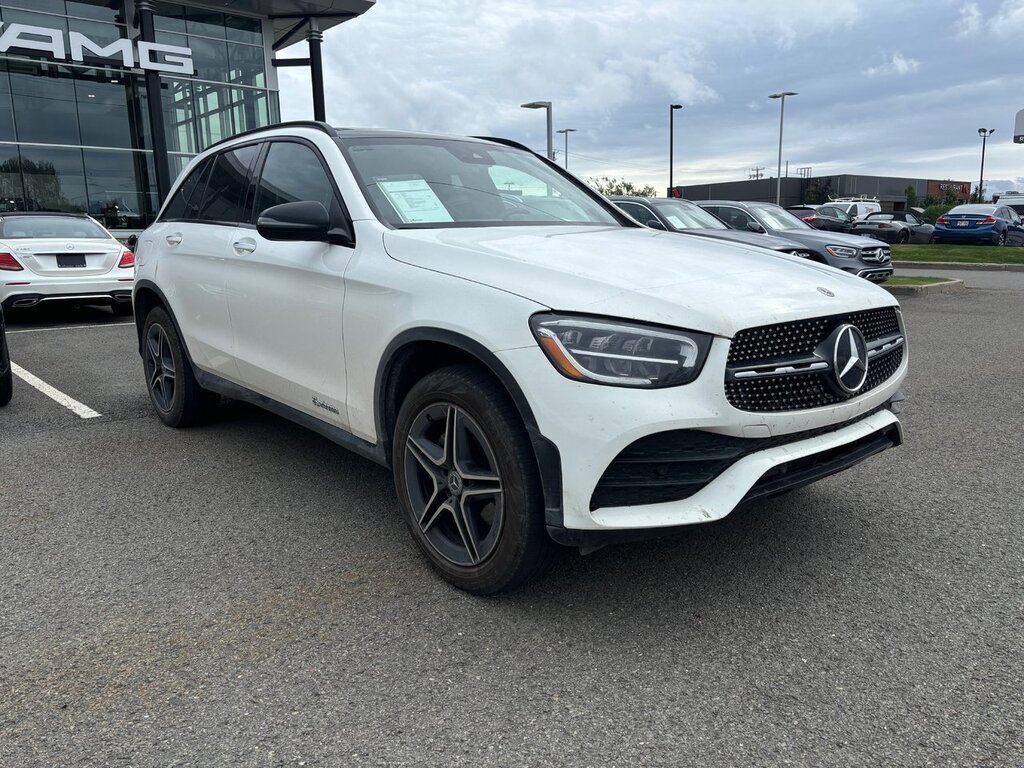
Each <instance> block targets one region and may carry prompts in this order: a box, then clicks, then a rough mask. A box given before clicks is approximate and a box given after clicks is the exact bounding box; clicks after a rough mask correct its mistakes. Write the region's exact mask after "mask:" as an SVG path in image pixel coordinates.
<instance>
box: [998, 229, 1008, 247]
mask: <svg viewBox="0 0 1024 768" xmlns="http://www.w3.org/2000/svg"><path fill="white" fill-rule="evenodd" d="M996 245H997V246H999V247H1000V248H1002V247H1004V246H1005V245H1006V230H1005V229H1004V230H1003V231H1002V232H1000V233H999V239H998V240H997V241H996Z"/></svg>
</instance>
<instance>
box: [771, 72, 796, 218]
mask: <svg viewBox="0 0 1024 768" xmlns="http://www.w3.org/2000/svg"><path fill="white" fill-rule="evenodd" d="M796 95H797V94H796V92H795V91H782V92H781V93H772V94H770V95H769V96H768V98H769V99H781V100H782V107H781V109H779V169H778V171H777V172H776V174H775V204H776V205H781V204H782V203H781V200H782V123H783V120H785V118H786V97H787V96H796Z"/></svg>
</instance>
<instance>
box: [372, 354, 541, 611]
mask: <svg viewBox="0 0 1024 768" xmlns="http://www.w3.org/2000/svg"><path fill="white" fill-rule="evenodd" d="M391 458H392V467H393V469H394V476H395V487H396V489H397V491H398V497H399V501H400V503H401V505H402V510H403V517H404V518H405V522H406V525H407V526H408V527H409V531H410V533H411V534H412V537H413V539H414V540H415V542H416V544H417V546H418V547H419V548H420V551H421V552H423V554H424V555H425V556H426V558H427V559H428V560H429V561H430V564H431V565H432V566H433V567H434V568H435V570H437V571H438V572H439V573H440V574H441V576H443V577H444V578H445V579H446V580H447V581H449V582H450V583H451V584H453V585H454V586H456V587H458V588H459V589H463V590H465V591H467V592H471V593H473V594H476V595H491V594H496V593H499V592H507V591H509V590H512V589H515V588H516V587H518V586H520V585H522V584H524V583H526V582H527V581H529V580H530V579H532V578H534V577H536V576H537V575H539V574H540V573H541V572H543V570H544V569H545V568H546V567H547V565H548V563H549V562H550V560H551V557H552V555H553V553H554V549H555V546H556V545H555V544H554V542H552V541H551V539H550V537H549V536H548V535H547V530H546V529H545V527H544V501H543V495H542V493H541V486H540V476H539V473H538V471H537V465H536V461H535V459H534V454H533V449H532V448H531V445H530V440H529V437H528V436H527V434H526V428H525V427H524V425H523V422H522V419H521V418H520V416H519V413H518V411H517V410H516V408H515V406H514V405H513V403H512V401H511V399H510V398H509V396H508V394H507V393H506V392H505V390H504V389H503V388H502V387H501V386H500V385H499V384H498V383H497V382H496V381H495V380H494V379H492V378H491V377H490V376H488V375H487V374H486V373H484V372H483V371H482V370H480V369H479V368H476V367H474V366H468V365H466V366H464V365H460V366H452V367H449V368H442V369H440V370H438V371H435V372H433V373H430V374H428V375H427V376H425V377H424V378H423V379H421V380H420V381H419V382H417V383H416V384H415V385H414V386H413V388H412V389H411V390H410V392H409V394H408V395H407V396H406V398H405V400H404V402H403V403H402V406H401V408H400V409H399V412H398V421H397V424H396V427H395V434H394V440H393V443H392V452H391Z"/></svg>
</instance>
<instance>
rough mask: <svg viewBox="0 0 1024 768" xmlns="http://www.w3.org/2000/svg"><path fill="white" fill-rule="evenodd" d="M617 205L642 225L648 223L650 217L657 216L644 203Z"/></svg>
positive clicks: (654, 217)
mask: <svg viewBox="0 0 1024 768" xmlns="http://www.w3.org/2000/svg"><path fill="white" fill-rule="evenodd" d="M619 206H620V207H622V208H623V210H625V211H626V213H628V214H629V215H630V216H632V217H633V218H634V219H636V220H637V221H639V222H640V223H641V224H643V225H644V226H647V225H648V224H650V223H651V220H652V219H656V218H658V217H657V216H655V215H654V214H653V213H652V212H651V211H650V210H649V209H648V208H647V206H645V205H640V204H638V203H619Z"/></svg>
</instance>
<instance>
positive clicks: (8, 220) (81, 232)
mask: <svg viewBox="0 0 1024 768" xmlns="http://www.w3.org/2000/svg"><path fill="white" fill-rule="evenodd" d="M0 237H3V238H6V239H8V240H22V239H30V238H37V237H38V238H45V237H57V238H68V239H72V238H73V239H87V240H107V239H109V238H110V235H109V234H107V232H106V231H105V230H104V229H103V228H102V227H101V226H100V225H99V224H97V223H96V222H94V221H92V220H91V219H80V218H76V217H73V216H5V217H4V218H3V219H2V220H0Z"/></svg>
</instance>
